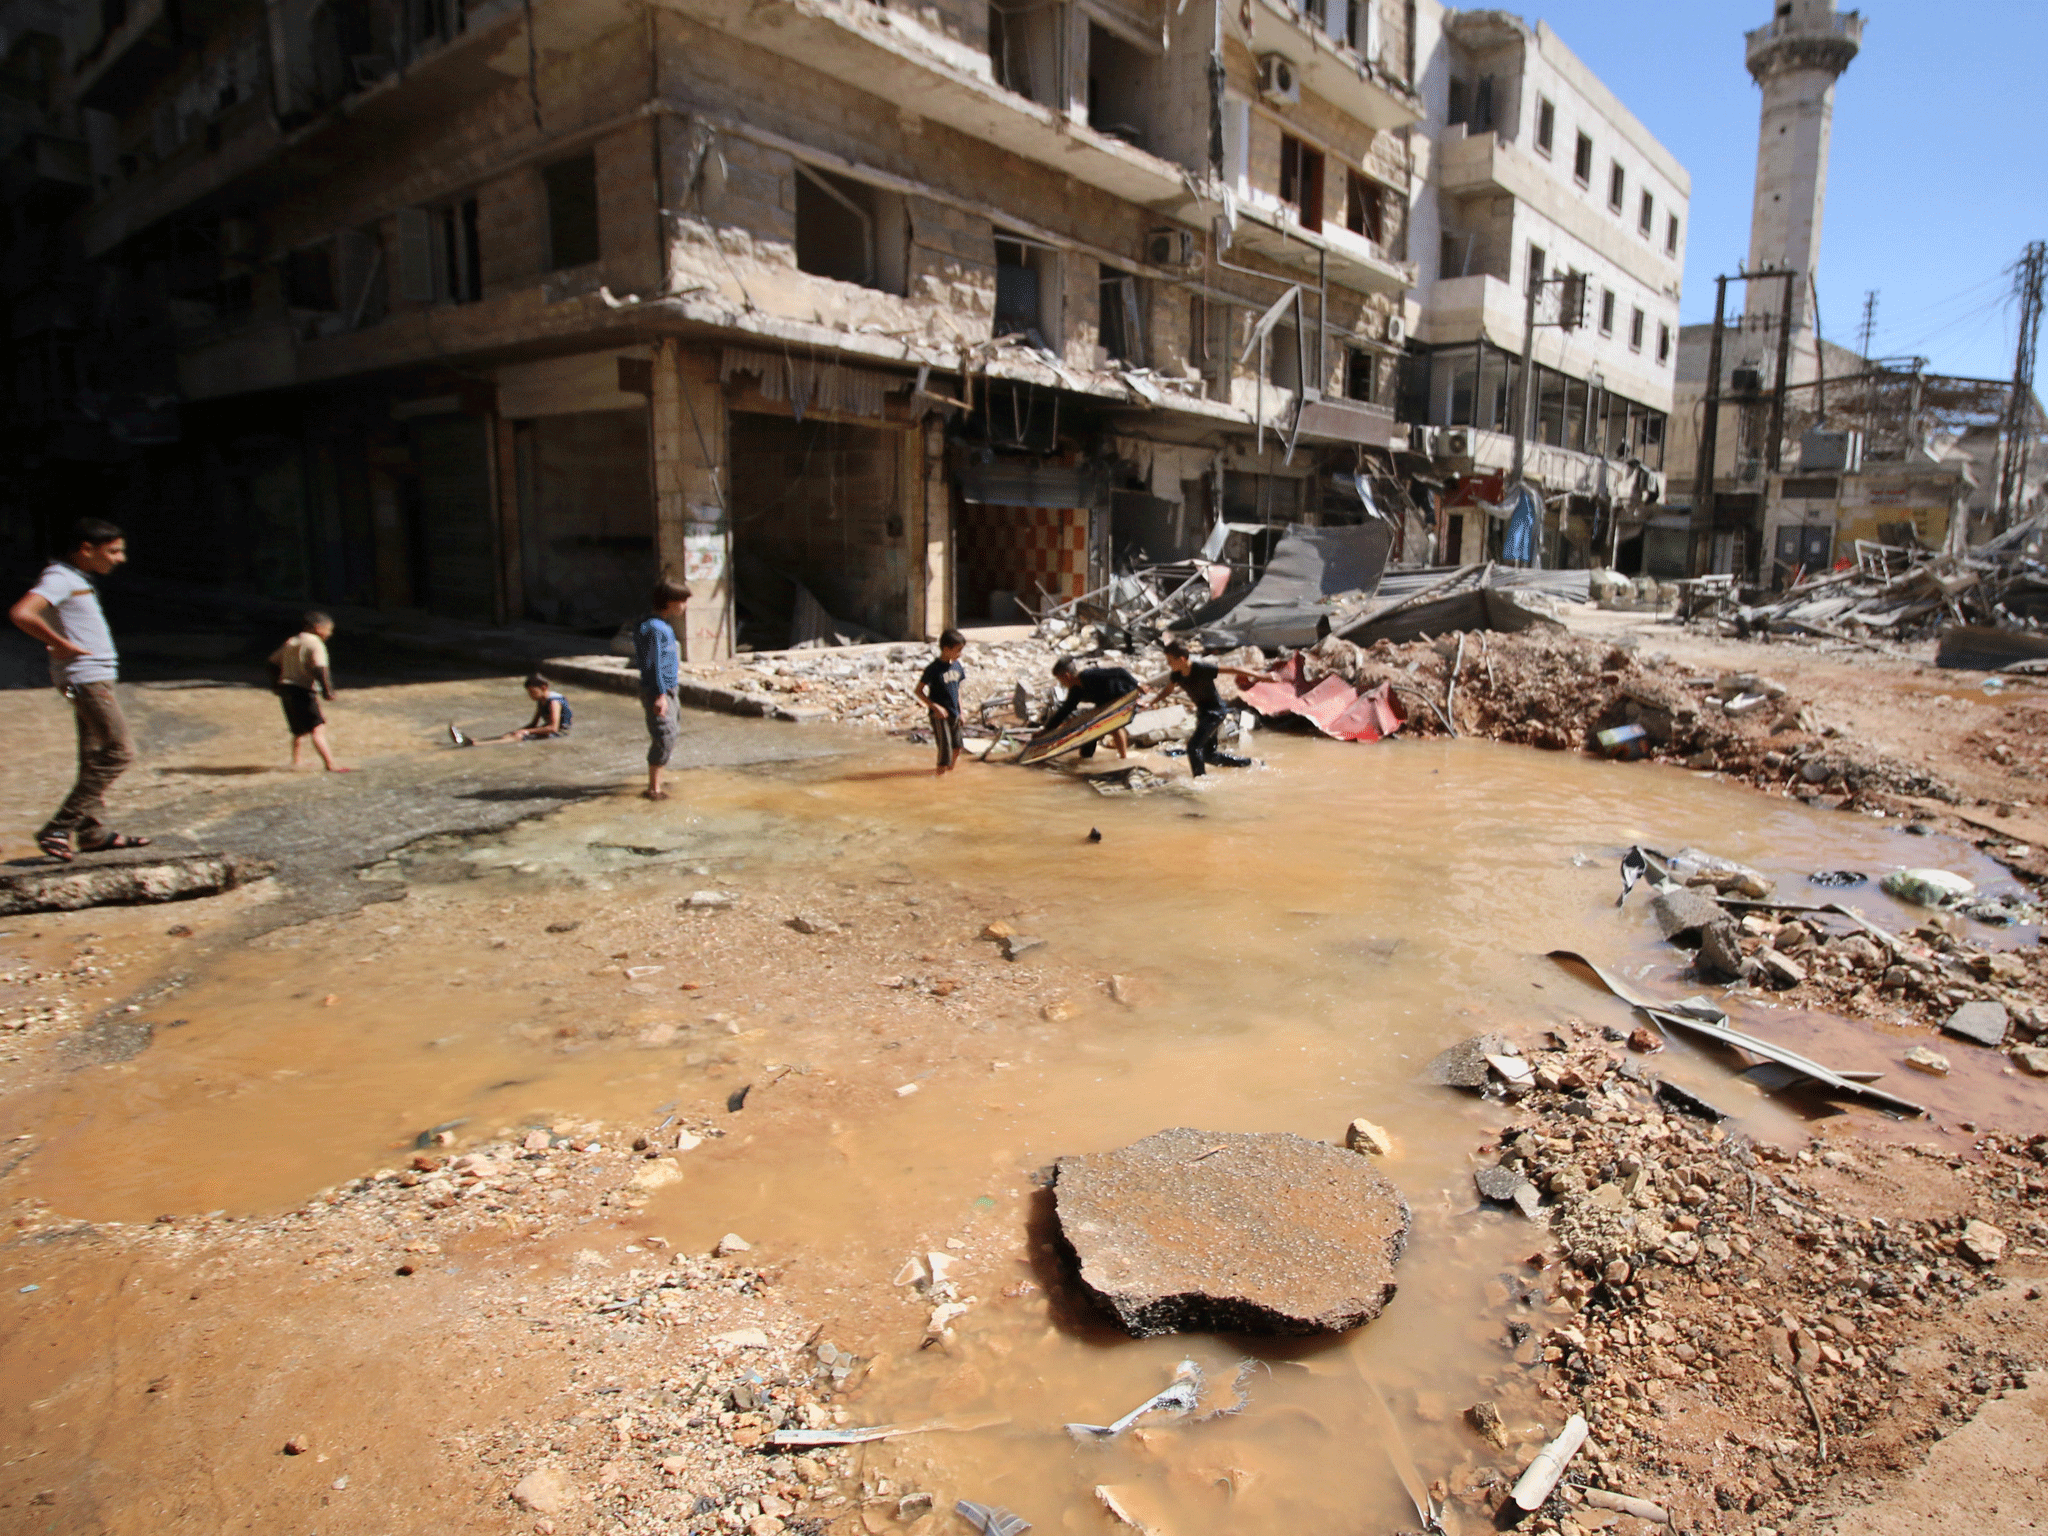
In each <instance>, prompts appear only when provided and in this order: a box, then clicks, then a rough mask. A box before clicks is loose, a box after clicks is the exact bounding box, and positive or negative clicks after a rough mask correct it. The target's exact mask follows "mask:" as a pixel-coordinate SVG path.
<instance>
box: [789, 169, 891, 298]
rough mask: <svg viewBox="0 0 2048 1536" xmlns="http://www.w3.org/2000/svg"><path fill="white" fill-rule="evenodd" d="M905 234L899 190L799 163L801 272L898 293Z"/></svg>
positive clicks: (798, 257)
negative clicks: (883, 189)
mask: <svg viewBox="0 0 2048 1536" xmlns="http://www.w3.org/2000/svg"><path fill="white" fill-rule="evenodd" d="M908 236H909V228H908V215H907V214H906V212H905V211H904V206H903V198H902V197H901V195H900V194H898V193H895V192H885V191H882V190H881V189H880V188H878V187H871V186H869V185H868V184H867V183H866V182H862V181H853V180H851V179H849V178H848V177H845V176H840V175H836V174H835V173H833V172H831V171H821V170H819V169H818V168H817V167H816V166H810V165H805V164H803V163H802V162H801V161H799V162H797V166H796V264H797V269H798V270H799V271H802V272H809V273H810V274H812V275H813V276H814V277H830V278H836V279H838V280H839V281H840V282H842V283H858V284H859V285H860V286H861V287H863V288H879V289H881V290H882V292H884V293H901V292H902V291H903V269H904V262H905V259H906V257H907V255H908V251H909V239H908Z"/></svg>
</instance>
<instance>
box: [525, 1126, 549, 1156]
mask: <svg viewBox="0 0 2048 1536" xmlns="http://www.w3.org/2000/svg"><path fill="white" fill-rule="evenodd" d="M549 1140H550V1138H549V1136H548V1133H547V1132H546V1131H543V1130H531V1131H528V1132H527V1133H526V1136H525V1139H524V1140H522V1141H521V1142H520V1143H519V1145H520V1146H522V1147H524V1148H525V1149H526V1150H527V1151H529V1152H545V1151H547V1149H548V1142H549Z"/></svg>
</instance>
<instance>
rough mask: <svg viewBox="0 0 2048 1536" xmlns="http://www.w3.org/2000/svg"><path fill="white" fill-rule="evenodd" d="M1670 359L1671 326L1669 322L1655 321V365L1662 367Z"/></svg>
mask: <svg viewBox="0 0 2048 1536" xmlns="http://www.w3.org/2000/svg"><path fill="white" fill-rule="evenodd" d="M1670 361H1671V326H1670V324H1669V322H1667V321H1663V320H1659V321H1658V322H1657V366H1658V367H1660V368H1662V367H1664V366H1666V365H1667V364H1668V363H1670Z"/></svg>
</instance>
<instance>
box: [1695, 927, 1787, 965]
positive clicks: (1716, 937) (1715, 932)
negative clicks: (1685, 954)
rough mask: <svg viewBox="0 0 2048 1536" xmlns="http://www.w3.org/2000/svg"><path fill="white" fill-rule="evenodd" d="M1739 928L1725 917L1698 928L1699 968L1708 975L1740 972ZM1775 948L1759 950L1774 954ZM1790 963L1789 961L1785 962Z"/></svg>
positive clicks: (1740, 947) (1740, 945) (1763, 952)
mask: <svg viewBox="0 0 2048 1536" xmlns="http://www.w3.org/2000/svg"><path fill="white" fill-rule="evenodd" d="M1740 934H1741V930H1740V929H1739V928H1737V927H1736V926H1735V924H1734V923H1733V922H1731V921H1730V920H1729V919H1728V918H1727V917H1725V916H1724V917H1722V918H1721V919H1720V920H1719V921H1717V922H1712V923H1709V924H1707V926H1706V927H1705V928H1703V929H1701V930H1700V953H1699V960H1698V961H1697V964H1698V966H1699V969H1700V970H1701V971H1702V972H1703V973H1705V974H1707V975H1710V976H1725V977H1729V978H1731V979H1732V978H1734V977H1737V976H1740V975H1741V974H1742V943H1741V939H1740ZM1775 953H1776V951H1775V950H1762V951H1759V954H1760V955H1763V954H1775ZM1787 963H1788V964H1789V963H1790V962H1789V961H1788V962H1787Z"/></svg>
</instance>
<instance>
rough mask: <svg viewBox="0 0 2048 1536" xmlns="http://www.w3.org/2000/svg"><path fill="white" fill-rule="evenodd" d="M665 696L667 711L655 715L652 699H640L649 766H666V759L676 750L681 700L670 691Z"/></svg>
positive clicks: (673, 754) (681, 706) (681, 707)
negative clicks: (645, 728)
mask: <svg viewBox="0 0 2048 1536" xmlns="http://www.w3.org/2000/svg"><path fill="white" fill-rule="evenodd" d="M656 697H657V698H658V697H663V695H656ZM666 697H667V699H668V713H667V714H665V715H657V714H656V713H655V712H654V700H653V699H642V700H641V701H640V708H641V709H642V710H643V711H645V713H646V715H647V766H648V767H650V768H666V767H667V766H668V760H669V759H670V758H671V757H673V756H675V752H676V734H677V732H678V731H679V730H680V729H681V719H680V717H681V715H682V712H683V701H682V700H681V699H679V698H677V697H676V696H675V695H674V694H672V693H671V694H668V695H666Z"/></svg>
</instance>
